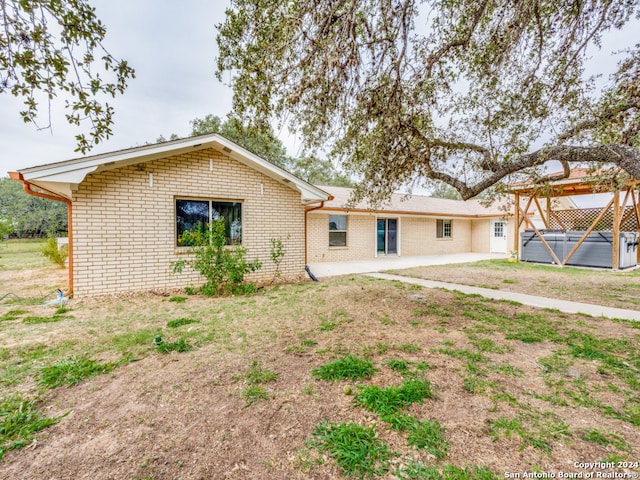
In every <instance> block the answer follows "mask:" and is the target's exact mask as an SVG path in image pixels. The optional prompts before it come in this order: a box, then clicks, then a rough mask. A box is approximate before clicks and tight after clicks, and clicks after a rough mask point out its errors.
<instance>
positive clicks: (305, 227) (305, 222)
mask: <svg viewBox="0 0 640 480" xmlns="http://www.w3.org/2000/svg"><path fill="white" fill-rule="evenodd" d="M334 198H335V197H334V196H333V195H329V198H327V199H326V200H322V201H321V202H320V205H318V206H317V207H312V208H305V209H304V264H305V265H306V264H307V262H308V259H307V255H308V254H307V213H309V212H312V211H314V210H319V209H321V208H322V207H324V202H329V201H331V200H333V199H334Z"/></svg>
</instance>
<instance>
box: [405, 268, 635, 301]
mask: <svg viewBox="0 0 640 480" xmlns="http://www.w3.org/2000/svg"><path fill="white" fill-rule="evenodd" d="M394 273H397V274H399V275H408V276H412V277H418V278H426V279H429V280H437V281H441V282H450V283H460V284H463V285H473V286H478V287H485V288H493V289H497V290H506V291H509V292H518V293H527V294H530V295H539V296H542V297H550V298H559V299H562V300H571V301H574V302H583V303H593V304H598V305H604V306H608V307H616V308H627V309H630V310H640V271H638V270H637V269H633V270H623V271H618V272H613V271H611V270H606V269H597V268H573V267H564V268H559V267H556V266H552V265H539V264H533V263H524V262H521V263H517V264H513V263H508V262H507V261H505V260H490V261H482V262H476V263H467V264H457V265H456V264H454V265H434V266H429V267H417V268H410V269H406V270H398V271H394Z"/></svg>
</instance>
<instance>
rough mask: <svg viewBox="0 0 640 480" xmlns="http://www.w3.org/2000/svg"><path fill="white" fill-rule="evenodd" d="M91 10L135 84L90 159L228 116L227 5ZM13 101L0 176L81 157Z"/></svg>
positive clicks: (4, 117)
mask: <svg viewBox="0 0 640 480" xmlns="http://www.w3.org/2000/svg"><path fill="white" fill-rule="evenodd" d="M91 4H92V5H93V6H94V7H95V8H96V14H97V16H98V18H100V19H101V20H102V22H103V23H104V24H105V25H106V27H107V36H106V40H105V42H104V45H105V47H106V48H107V50H108V51H109V52H110V53H111V54H112V55H113V56H114V57H116V58H123V59H126V60H127V61H128V62H129V64H130V65H131V66H133V67H134V68H135V70H136V78H135V79H133V80H130V81H129V86H128V88H127V90H126V91H125V93H124V95H119V96H117V97H116V98H115V99H110V100H109V103H110V104H111V105H113V106H114V108H115V124H114V125H113V135H112V136H111V138H110V139H109V140H107V141H104V142H102V143H101V144H99V145H97V146H96V147H94V148H93V150H92V151H91V152H90V154H99V153H104V152H110V151H114V150H119V149H123V148H129V147H133V146H136V145H142V144H144V143H145V142H154V141H155V140H156V139H157V138H158V137H159V136H160V135H163V136H164V137H166V138H168V137H169V135H171V134H172V133H176V134H178V135H179V136H187V135H188V134H189V133H190V130H191V129H190V125H189V121H191V120H193V119H195V118H202V117H205V116H206V115H208V114H214V115H217V116H218V117H220V118H224V117H225V116H226V115H227V113H229V111H230V110H231V101H232V92H231V88H229V87H228V86H227V85H225V84H224V83H223V82H220V81H218V80H217V79H216V77H215V61H216V60H215V59H216V56H217V44H216V41H215V38H216V28H215V26H216V24H219V23H222V22H223V20H224V12H225V8H226V7H227V6H228V1H226V0H181V1H180V2H167V1H158V0H92V1H91ZM638 25H639V23H638V22H634V25H633V26H632V28H626V29H625V31H622V32H615V33H614V34H613V35H612V36H610V37H609V38H608V39H605V42H604V48H603V49H602V50H601V51H599V50H593V52H592V57H593V59H592V62H591V63H590V69H591V70H590V71H589V73H598V72H600V71H613V70H614V68H615V66H616V63H617V61H618V58H617V57H615V56H612V55H611V53H610V52H611V50H614V49H615V48H616V47H622V46H626V45H629V44H631V42H630V41H629V38H637V33H636V32H637V27H638ZM630 35H631V37H629V36H630ZM605 77H606V76H605ZM227 78H228V77H227ZM21 102H22V101H21V100H20V99H16V98H14V97H12V96H10V95H6V94H5V95H2V96H0V176H3V175H5V174H6V172H8V171H14V170H18V169H22V168H26V167H30V166H35V165H42V164H46V163H52V162H56V161H61V160H68V159H72V158H77V157H80V156H81V154H79V153H78V152H75V151H74V149H75V147H76V142H75V138H74V136H75V135H76V134H77V133H78V130H77V127H71V126H69V125H68V124H67V123H66V120H65V118H64V113H65V111H64V108H63V105H64V104H63V102H62V101H60V102H58V103H54V107H53V111H52V129H50V130H49V129H45V130H42V131H38V130H37V128H36V127H35V126H34V125H33V124H30V123H27V124H25V123H23V121H22V119H21V118H20V116H19V114H18V112H19V111H20V109H21V108H22V105H21ZM42 113H43V114H44V115H42V122H41V123H43V124H46V123H47V122H46V121H45V120H46V110H45V109H43V111H42ZM83 131H85V132H86V131H87V129H86V127H85V129H84V130H83ZM276 133H277V134H278V135H279V137H280V139H281V140H282V141H283V142H284V144H285V146H286V147H287V149H288V151H289V154H291V155H296V154H298V153H299V148H300V145H299V144H297V143H296V140H295V137H292V136H289V135H288V132H286V130H285V131H280V132H276ZM414 193H423V192H416V191H415V190H414Z"/></svg>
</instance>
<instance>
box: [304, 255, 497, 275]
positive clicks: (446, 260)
mask: <svg viewBox="0 0 640 480" xmlns="http://www.w3.org/2000/svg"><path fill="white" fill-rule="evenodd" d="M495 258H507V254H506V253H455V254H449V255H423V256H418V257H397V256H389V257H378V258H373V259H369V260H352V261H349V262H326V263H323V262H318V263H310V264H309V268H310V269H311V272H312V273H313V274H314V275H315V276H316V277H318V278H322V277H334V276H336V275H349V274H353V273H370V272H382V271H385V270H394V269H402V268H412V267H424V266H427V265H447V264H451V263H467V262H478V261H480V260H490V259H495Z"/></svg>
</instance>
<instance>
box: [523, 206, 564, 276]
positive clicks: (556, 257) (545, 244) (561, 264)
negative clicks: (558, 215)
mask: <svg viewBox="0 0 640 480" xmlns="http://www.w3.org/2000/svg"><path fill="white" fill-rule="evenodd" d="M522 214H523V215H524V212H523V213H522ZM527 223H528V221H527ZM529 225H530V226H531V228H532V229H533V231H534V232H535V233H536V235H537V236H538V237H539V238H540V241H541V242H542V245H544V248H546V249H547V251H548V252H549V253H550V254H551V258H552V259H553V260H554V262H555V264H556V265H560V266H563V263H562V262H561V261H560V259H559V258H558V256H557V255H556V254H555V252H554V251H553V249H552V248H551V247H550V246H549V244H548V243H547V241H546V240H545V239H544V237H543V236H542V234H541V233H540V230H538V229H537V228H536V226H535V225H534V224H533V223H530V224H529Z"/></svg>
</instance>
